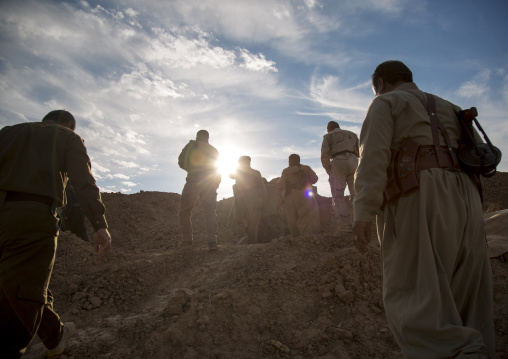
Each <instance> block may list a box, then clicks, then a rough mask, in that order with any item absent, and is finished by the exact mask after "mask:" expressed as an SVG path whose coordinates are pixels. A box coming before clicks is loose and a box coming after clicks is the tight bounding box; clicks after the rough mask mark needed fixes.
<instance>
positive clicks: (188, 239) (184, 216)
mask: <svg viewBox="0 0 508 359" xmlns="http://www.w3.org/2000/svg"><path fill="white" fill-rule="evenodd" d="M196 186H197V183H196V182H190V181H187V182H186V183H185V186H184V187H183V190H182V197H181V198H180V210H179V214H180V226H181V228H182V241H183V242H184V243H186V244H189V243H192V240H193V238H192V220H191V217H192V209H193V208H194V204H195V203H196V200H197V198H198V196H199V192H198V190H197V188H196Z"/></svg>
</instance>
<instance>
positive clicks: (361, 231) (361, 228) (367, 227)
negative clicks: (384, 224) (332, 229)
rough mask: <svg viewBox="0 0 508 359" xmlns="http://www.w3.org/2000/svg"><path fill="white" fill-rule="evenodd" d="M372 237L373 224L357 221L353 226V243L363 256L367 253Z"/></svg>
mask: <svg viewBox="0 0 508 359" xmlns="http://www.w3.org/2000/svg"><path fill="white" fill-rule="evenodd" d="M371 235H372V223H371V222H360V221H355V223H354V224H353V242H354V244H355V247H356V249H358V251H359V252H360V253H361V254H365V253H367V250H368V244H369V242H370V238H371Z"/></svg>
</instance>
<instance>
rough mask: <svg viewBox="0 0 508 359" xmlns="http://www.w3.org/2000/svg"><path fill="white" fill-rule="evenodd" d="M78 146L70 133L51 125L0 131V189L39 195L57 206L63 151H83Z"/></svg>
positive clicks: (61, 185)
mask: <svg viewBox="0 0 508 359" xmlns="http://www.w3.org/2000/svg"><path fill="white" fill-rule="evenodd" d="M80 142H81V139H80V138H79V136H77V135H76V134H75V133H74V132H73V131H71V130H69V129H67V128H65V127H63V126H59V125H56V124H53V123H42V122H33V123H22V124H18V125H14V126H8V127H4V128H3V129H2V130H1V131H0V143H2V146H1V147H0V189H2V190H5V191H14V192H24V193H33V194H38V195H43V196H47V197H51V198H53V199H56V200H58V201H59V202H60V203H61V202H62V200H63V191H64V187H65V183H64V178H63V176H62V174H63V173H65V172H67V168H66V148H67V147H68V146H73V145H74V146H75V147H76V148H79V147H83V145H82V143H80ZM85 155H86V152H85Z"/></svg>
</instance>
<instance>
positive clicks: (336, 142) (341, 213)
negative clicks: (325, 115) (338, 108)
mask: <svg viewBox="0 0 508 359" xmlns="http://www.w3.org/2000/svg"><path fill="white" fill-rule="evenodd" d="M326 131H327V134H326V135H324V136H323V143H322V145H321V163H322V164H323V168H324V169H325V171H326V173H328V181H329V182H330V189H331V192H332V206H333V211H334V212H335V218H336V219H337V222H338V231H337V234H338V233H339V232H349V233H351V225H352V223H353V218H352V217H353V216H352V215H350V213H349V205H348V202H347V201H346V198H345V197H344V190H345V189H346V185H347V187H348V188H349V194H350V200H351V201H353V199H354V197H355V187H354V175H355V171H356V167H357V166H358V136H357V135H356V134H355V133H353V132H351V131H347V130H342V129H341V128H340V126H339V124H338V123H337V122H335V121H330V122H328V125H327V126H326Z"/></svg>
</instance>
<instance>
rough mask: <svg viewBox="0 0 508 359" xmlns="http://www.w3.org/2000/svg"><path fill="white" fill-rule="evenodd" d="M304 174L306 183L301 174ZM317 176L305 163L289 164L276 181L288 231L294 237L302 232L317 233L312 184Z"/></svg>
mask: <svg viewBox="0 0 508 359" xmlns="http://www.w3.org/2000/svg"><path fill="white" fill-rule="evenodd" d="M302 172H303V174H305V177H306V183H305V184H304V183H302V179H301V175H302ZM317 180H318V176H317V175H316V173H315V172H314V171H313V170H312V168H310V167H309V166H306V165H296V166H289V167H287V168H285V169H284V170H283V171H282V175H281V177H280V179H279V181H278V182H277V186H276V188H277V192H278V196H281V197H283V202H284V208H285V210H286V217H287V224H288V227H289V232H290V233H291V235H292V236H293V237H294V238H296V237H298V236H300V235H304V234H319V233H320V220H319V207H318V203H317V199H316V197H315V193H314V192H313V187H312V184H314V183H316V182H317Z"/></svg>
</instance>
